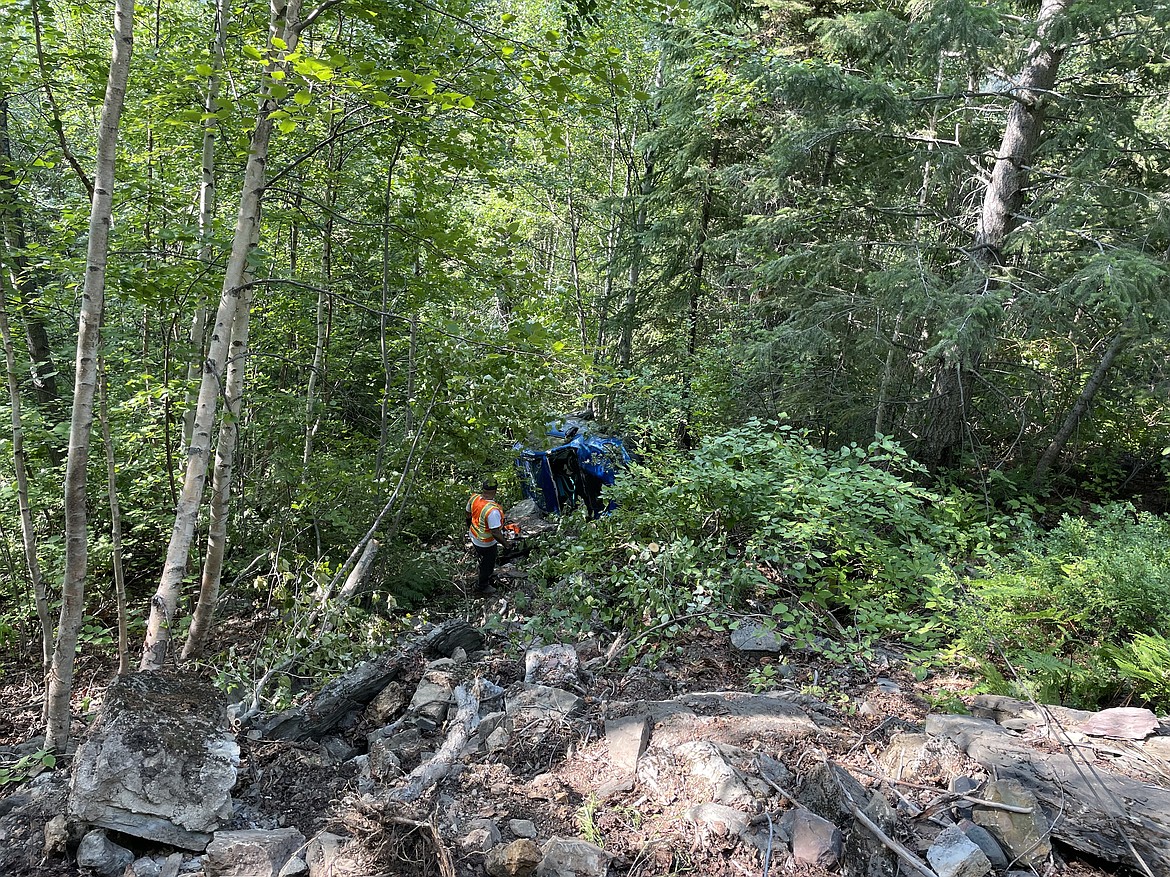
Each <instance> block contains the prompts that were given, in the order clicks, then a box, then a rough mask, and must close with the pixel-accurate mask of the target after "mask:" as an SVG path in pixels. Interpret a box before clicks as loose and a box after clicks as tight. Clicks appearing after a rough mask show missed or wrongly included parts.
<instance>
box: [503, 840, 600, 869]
mask: <svg viewBox="0 0 1170 877" xmlns="http://www.w3.org/2000/svg"><path fill="white" fill-rule="evenodd" d="M516 843H520V841H516ZM541 853H542V856H541V860H540V864H539V865H538V866H537V868H536V874H537V877H606V874H608V873H609V863H610V861H611V860H612V859H613V856H611V855H610V854H609V853H607V852H606V851H605V850H603V849H601V847H597V846H594V845H593V844H591V843H588V842H587V841H583V840H574V839H572V838H565V837H554V838H551V839H549V840H548V841H545V844H544V846H543V847H542V848H541Z"/></svg>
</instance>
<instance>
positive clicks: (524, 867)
mask: <svg viewBox="0 0 1170 877" xmlns="http://www.w3.org/2000/svg"><path fill="white" fill-rule="evenodd" d="M541 858H542V856H541V852H540V847H538V846H537V845H536V844H535V843H533V842H532V841H531V840H529V839H528V838H521V839H520V840H514V841H512V842H511V843H510V844H505V845H503V846H498V847H493V848H492V850H491V851H490V852H489V853H488V854H487V858H486V859H484V863H483V865H484V869H485V870H486V871H487V872H488V874H490V875H491V877H530V875H531V874H532V873H533V872H534V871H536V868H537V866H538V865H539V864H540V860H541Z"/></svg>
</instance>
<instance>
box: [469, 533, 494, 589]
mask: <svg viewBox="0 0 1170 877" xmlns="http://www.w3.org/2000/svg"><path fill="white" fill-rule="evenodd" d="M472 547H473V548H474V549H475V556H476V557H478V558H479V578H478V579H477V580H476V583H475V588H476V590H477V591H486V590H487V589H488V588H490V587H491V586H492V573H494V572H495V571H496V556H497V555H498V554H499V553H500V543H498V542H497V543H496V544H495V545H492V546H490V547H488V548H481V547H480V546H478V545H473V546H472Z"/></svg>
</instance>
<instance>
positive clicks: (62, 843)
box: [45, 813, 69, 856]
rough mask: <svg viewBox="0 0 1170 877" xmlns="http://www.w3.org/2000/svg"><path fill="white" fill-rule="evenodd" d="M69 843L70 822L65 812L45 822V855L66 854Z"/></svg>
mask: <svg viewBox="0 0 1170 877" xmlns="http://www.w3.org/2000/svg"><path fill="white" fill-rule="evenodd" d="M68 844H69V823H68V822H67V821H66V819H65V814H64V813H58V814H57V815H56V816H54V817H53V818H52V819H50V820H49V821H48V822H46V823H45V855H46V856H60V855H64V853H65V847H66V846H67V845H68Z"/></svg>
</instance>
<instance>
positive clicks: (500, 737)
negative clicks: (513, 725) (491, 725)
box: [487, 725, 512, 752]
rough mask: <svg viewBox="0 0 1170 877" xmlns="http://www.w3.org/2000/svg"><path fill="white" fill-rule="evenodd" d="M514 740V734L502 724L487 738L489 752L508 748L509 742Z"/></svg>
mask: <svg viewBox="0 0 1170 877" xmlns="http://www.w3.org/2000/svg"><path fill="white" fill-rule="evenodd" d="M511 740H512V735H511V734H509V733H508V729H507V728H505V727H504V726H503V725H500V726H499V727H498V728H496V729H495V730H494V731H492V732H491V733H490V734H488V738H487V750H488V752H500V751H502V750H504V749H507V748H508V744H509V743H510V742H511Z"/></svg>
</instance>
